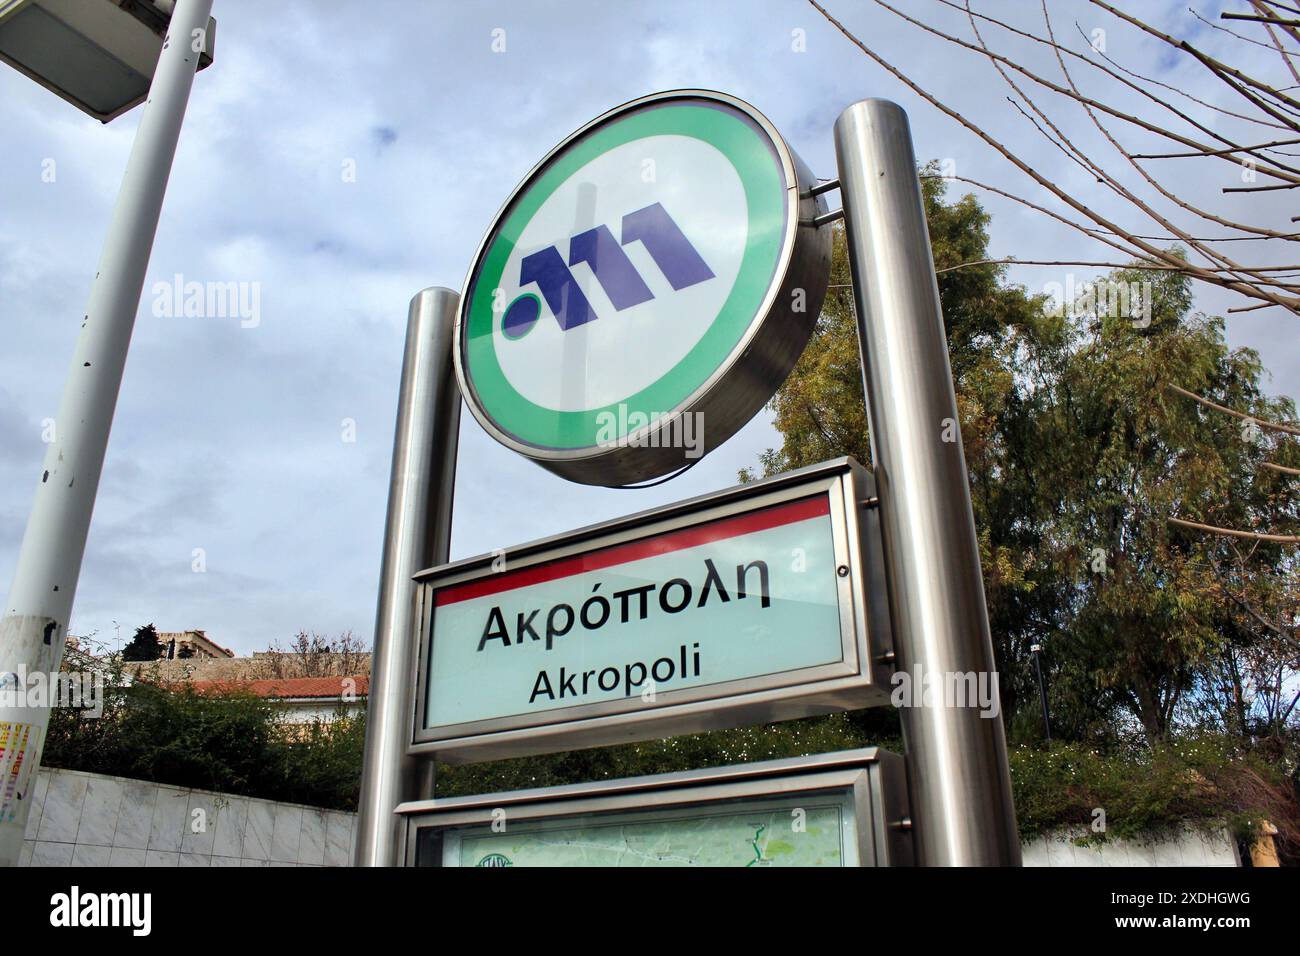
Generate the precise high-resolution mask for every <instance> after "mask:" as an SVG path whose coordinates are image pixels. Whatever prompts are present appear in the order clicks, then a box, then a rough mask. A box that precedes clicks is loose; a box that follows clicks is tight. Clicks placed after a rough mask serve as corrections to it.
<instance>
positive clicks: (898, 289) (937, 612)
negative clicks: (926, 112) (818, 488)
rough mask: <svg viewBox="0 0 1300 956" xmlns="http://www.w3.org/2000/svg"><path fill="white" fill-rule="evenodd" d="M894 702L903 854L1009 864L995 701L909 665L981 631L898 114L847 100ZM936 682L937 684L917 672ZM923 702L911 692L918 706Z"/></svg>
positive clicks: (912, 163)
mask: <svg viewBox="0 0 1300 956" xmlns="http://www.w3.org/2000/svg"><path fill="white" fill-rule="evenodd" d="M835 152H836V156H837V159H838V163H839V174H840V196H841V198H842V200H843V205H844V224H845V229H846V233H847V238H848V249H849V262H850V267H851V270H852V274H853V290H854V301H855V303H856V305H857V310H858V336H859V341H860V342H861V346H862V359H863V362H862V371H863V379H864V384H865V388H866V395H867V411H868V414H869V416H870V421H871V445H872V456H873V458H874V459H875V468H876V487H877V493H878V495H879V497H880V508H881V516H882V530H883V536H884V546H885V559H886V563H887V565H888V579H889V591H890V605H891V610H892V614H893V626H894V635H895V646H896V648H897V653H898V658H899V660H898V663H899V666H900V668H901V669H902V670H904V671H906V672H908V674H909V675H910V676H911V678H912V695H913V700H912V703H913V704H914V705H915V706H909V707H905V708H903V712H902V718H903V735H904V745H905V748H906V751H907V764H908V778H909V782H910V784H911V798H912V820H913V825H914V828H915V829H914V832H915V834H916V848H917V859H918V862H920V863H922V864H924V865H929V866H970V865H1019V863H1020V841H1019V839H1018V838H1017V836H1016V819H1015V809H1014V806H1013V804H1012V798H1011V776H1010V773H1009V771H1008V769H1007V749H1006V738H1005V736H1004V734H1003V729H1002V717H1001V710H1000V708H999V709H995V710H993V711H992V715H991V716H990V715H989V713H988V712H987V710H984V709H983V708H981V707H980V706H979V705H978V703H977V702H976V701H973V700H968V701H965V702H964V703H965V705H964V706H963V705H962V702H960V701H959V702H958V703H957V706H946V705H945V701H944V694H943V692H942V691H940V693H939V694H938V697H939V699H938V700H937V701H935V702H930V701H928V700H925V698H924V697H923V696H922V691H923V690H924V685H923V686H917V685H916V679H917V678H921V679H922V680H924V679H927V678H928V679H929V680H931V681H936V682H938V681H941V680H942V681H944V682H945V683H946V682H947V681H949V680H955V679H956V678H957V676H958V675H963V676H964V675H975V677H976V678H977V679H982V680H985V681H987V682H988V684H987V685H986V686H991V687H992V689H993V698H994V701H995V702H996V697H997V692H996V688H997V685H996V683H995V682H994V675H995V674H996V671H995V670H994V660H993V643H992V640H991V639H990V636H989V623H988V610H987V608H986V606H985V603H984V586H983V581H982V579H981V577H980V560H979V546H978V544H977V542H976V538H975V521H974V515H973V512H972V511H971V503H970V488H969V486H968V485H967V477H966V460H965V454H964V452H963V450H962V445H961V435H960V432H959V431H957V421H958V418H957V399H956V395H955V394H954V391H953V381H952V370H951V368H950V366H949V364H948V343H947V339H946V337H945V335H944V325H943V313H942V310H941V309H940V306H939V287H938V285H937V283H936V281H935V275H934V261H933V259H932V258H931V254H930V238H929V231H928V229H927V228H926V222H925V208H924V205H923V203H922V199H921V188H920V183H919V181H918V179H917V175H916V159H915V157H914V156H913V154H912V136H911V131H910V129H909V127H908V122H907V114H906V113H904V112H903V110H902V109H901V108H900V107H899V106H897V105H896V104H894V103H890V102H888V101H887V100H864V101H862V102H860V103H854V104H853V105H852V106H850V107H849V108H848V109H846V110H845V111H844V112H843V113H841V114H840V117H839V119H838V120H836V122H835ZM932 686H943V685H932ZM923 701H924V702H925V706H922V703H923Z"/></svg>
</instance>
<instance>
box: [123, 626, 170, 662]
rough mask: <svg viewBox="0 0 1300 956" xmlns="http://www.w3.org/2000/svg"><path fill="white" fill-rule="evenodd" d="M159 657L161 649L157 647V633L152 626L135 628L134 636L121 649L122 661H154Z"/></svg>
mask: <svg viewBox="0 0 1300 956" xmlns="http://www.w3.org/2000/svg"><path fill="white" fill-rule="evenodd" d="M161 656H162V648H161V647H159V646H158V631H157V629H155V628H154V626H153V625H152V624H146V625H145V626H144V627H137V628H136V629H135V635H134V636H133V637H132V638H131V640H130V642H129V643H128V644H127V645H126V647H124V648H123V649H122V660H124V661H156V660H158V658H159V657H161Z"/></svg>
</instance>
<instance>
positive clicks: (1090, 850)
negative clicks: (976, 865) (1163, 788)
mask: <svg viewBox="0 0 1300 956" xmlns="http://www.w3.org/2000/svg"><path fill="white" fill-rule="evenodd" d="M1021 850H1022V853H1023V854H1024V864H1025V866H1241V859H1240V857H1239V856H1238V854H1237V844H1236V841H1235V840H1233V838H1232V836H1231V835H1230V834H1229V833H1228V832H1227V831H1226V830H1215V831H1212V832H1206V831H1204V830H1193V829H1187V830H1184V831H1182V832H1181V833H1178V834H1176V835H1173V836H1169V835H1166V836H1165V837H1164V838H1163V839H1160V840H1152V841H1150V842H1146V843H1130V842H1128V841H1125V840H1115V841H1113V842H1109V843H1104V844H1102V845H1100V846H1086V847H1084V846H1075V845H1074V843H1072V842H1071V841H1070V837H1069V834H1065V833H1056V834H1052V835H1050V836H1045V837H1040V838H1039V839H1037V840H1034V841H1032V842H1029V843H1026V844H1024V845H1023V847H1022V848H1021Z"/></svg>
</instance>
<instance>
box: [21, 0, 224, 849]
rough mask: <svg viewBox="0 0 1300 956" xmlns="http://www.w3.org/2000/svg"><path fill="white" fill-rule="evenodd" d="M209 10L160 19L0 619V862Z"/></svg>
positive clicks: (24, 805)
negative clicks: (163, 31)
mask: <svg viewBox="0 0 1300 956" xmlns="http://www.w3.org/2000/svg"><path fill="white" fill-rule="evenodd" d="M211 13H212V0H177V3H176V8H175V10H174V11H173V13H172V18H171V22H170V23H169V24H168V26H167V37H166V39H165V40H164V41H163V48H162V53H161V54H160V56H159V58H158V66H157V69H156V70H155V71H154V76H153V81H152V82H151V83H150V84H149V98H148V100H147V102H146V104H145V107H144V113H143V114H142V115H141V117H140V126H139V128H138V129H137V130H136V134H135V142H134V143H133V144H132V146H131V156H130V158H129V159H128V160H127V164H126V172H125V173H124V174H123V176H122V188H121V190H120V191H119V192H118V196H117V204H116V205H115V206H114V207H113V218H112V220H111V221H110V223H109V227H108V235H107V237H106V238H105V239H104V249H103V252H102V253H101V255H100V260H99V270H98V272H97V273H96V274H95V282H94V285H93V286H91V291H90V301H89V303H88V304H87V306H86V315H85V319H84V320H83V321H82V323H81V332H80V335H79V337H78V339H77V345H76V349H75V351H74V352H73V357H72V369H71V371H70V372H69V374H68V379H67V383H66V384H65V385H64V389H63V399H62V401H61V402H60V404H59V411H58V417H57V418H55V420H54V440H53V441H52V442H50V446H49V449H48V450H47V451H46V453H45V464H44V470H43V472H42V474H41V479H40V481H39V482H38V483H37V485H36V500H35V502H34V503H33V504H32V512H31V515H30V517H29V518H28V519H27V530H26V532H25V533H24V534H23V543H22V546H21V548H20V549H19V551H18V565H17V568H16V569H15V571H14V580H13V586H12V587H10V589H9V596H8V598H7V599H6V601H5V605H4V617H3V619H0V688H2V689H3V690H4V691H5V698H4V699H3V700H2V701H0V866H13V865H14V864H16V863H17V862H18V854H19V852H20V851H21V849H22V845H23V831H24V830H25V829H26V827H27V815H28V809H29V807H30V806H31V801H30V799H27V798H28V797H29V796H30V791H31V788H32V787H33V786H34V784H35V781H36V770H37V768H38V767H39V766H40V759H41V751H42V749H43V745H44V743H45V731H46V729H47V728H48V727H49V723H50V710H49V707H48V706H40V707H27V706H24V704H25V703H26V701H27V695H26V691H27V688H28V686H29V685H28V679H29V677H30V676H31V675H35V674H52V673H54V672H56V671H57V670H58V669H59V664H60V662H61V661H62V658H63V644H64V639H65V636H66V634H67V628H68V619H69V617H70V615H71V614H72V599H73V596H74V595H75V594H76V590H77V579H78V577H79V576H80V574H81V560H82V557H83V555H84V554H85V550H86V535H87V534H88V532H89V530H90V515H91V512H92V511H93V509H94V506H95V493H96V491H97V490H98V488H99V478H100V474H101V472H102V471H103V467H104V453H105V451H106V450H107V448H108V434H109V430H110V428H111V427H112V424H113V411H114V409H115V408H116V407H117V395H118V391H119V390H120V388H121V385H122V370H123V368H124V367H125V365H126V353H127V348H128V346H129V345H130V343H131V330H132V329H133V327H134V326H135V314H136V311H137V309H138V308H139V305H140V291H141V289H142V288H143V286H144V276H145V270H146V269H147V268H148V266H149V253H150V251H151V250H152V249H153V240H154V234H155V233H156V232H157V229H158V217H159V215H160V213H161V212H162V203H163V194H164V193H165V192H166V191H167V177H168V176H169V175H170V173H171V168H172V159H173V158H174V157H175V155H176V141H177V139H178V138H179V136H180V132H181V123H182V121H183V120H184V118H185V107H186V105H187V104H188V102H189V96H190V88H191V87H192V86H193V84H194V73H195V71H196V70H197V69H198V65H199V51H198V50H195V49H194V47H195V45H196V44H195V39H194V38H195V37H196V36H198V37H200V38H202V37H203V33H202V31H206V29H207V25H208V17H209V16H210V14H211ZM196 31H200V32H198V33H196ZM199 46H200V49H201V48H202V45H201V44H199Z"/></svg>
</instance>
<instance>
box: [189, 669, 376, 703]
mask: <svg viewBox="0 0 1300 956" xmlns="http://www.w3.org/2000/svg"><path fill="white" fill-rule="evenodd" d="M345 682H346V683H345ZM189 686H191V687H193V688H194V689H195V690H196V691H197V692H199V693H200V694H220V693H223V692H225V693H230V692H233V691H240V692H243V693H248V694H253V695H254V696H256V697H263V698H267V699H269V700H293V699H298V698H321V699H330V698H338V697H342V696H343V695H344V694H353V695H355V696H357V697H365V696H366V694H367V693H369V691H370V676H369V675H368V674H358V675H356V676H354V677H280V678H269V679H266V680H251V681H245V680H196V681H191V682H190V683H189Z"/></svg>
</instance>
